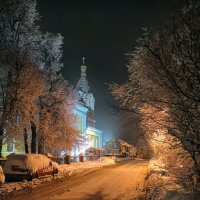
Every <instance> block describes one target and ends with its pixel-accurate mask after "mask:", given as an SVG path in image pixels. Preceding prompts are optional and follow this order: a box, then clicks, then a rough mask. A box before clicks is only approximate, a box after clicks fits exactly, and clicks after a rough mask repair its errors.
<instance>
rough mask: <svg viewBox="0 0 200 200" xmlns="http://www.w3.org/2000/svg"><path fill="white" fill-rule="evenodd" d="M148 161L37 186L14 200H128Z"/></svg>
mask: <svg viewBox="0 0 200 200" xmlns="http://www.w3.org/2000/svg"><path fill="white" fill-rule="evenodd" d="M147 165H148V161H144V160H129V161H124V162H122V163H120V164H117V165H116V166H114V167H108V168H103V169H101V170H98V171H95V172H93V173H90V174H86V175H84V176H80V177H76V178H74V179H71V180H65V181H62V182H57V183H51V184H47V185H42V186H39V187H38V188H36V189H32V190H29V191H25V192H23V193H21V194H17V195H15V196H13V198H12V199H15V200H25V199H26V200H70V199H72V200H73V199H77V200H90V199H91V200H92V199H94V200H98V199H99V200H118V199H119V200H129V199H133V197H134V194H135V192H136V186H137V185H138V183H139V182H140V181H141V180H142V179H143V178H144V176H145V173H146V170H147Z"/></svg>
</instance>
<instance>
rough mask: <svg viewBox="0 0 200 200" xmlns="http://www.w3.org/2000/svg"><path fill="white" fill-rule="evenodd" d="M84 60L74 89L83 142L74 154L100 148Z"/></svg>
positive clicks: (92, 99) (100, 138) (99, 135)
mask: <svg viewBox="0 0 200 200" xmlns="http://www.w3.org/2000/svg"><path fill="white" fill-rule="evenodd" d="M86 69H87V67H86V65H85V58H83V64H82V66H81V77H80V79H79V81H78V83H77V85H76V87H75V96H76V109H75V114H76V116H77V128H78V129H79V131H80V132H81V135H82V136H83V138H84V141H83V142H82V144H81V145H80V146H79V147H76V148H75V149H74V152H73V153H74V154H76V155H77V154H79V153H84V152H85V149H87V148H89V147H95V148H101V147H102V131H101V130H99V129H97V128H95V119H94V107H95V98H94V96H93V94H92V93H91V92H90V91H89V90H90V88H89V86H88V81H87V79H86Z"/></svg>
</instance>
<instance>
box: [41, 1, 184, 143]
mask: <svg viewBox="0 0 200 200" xmlns="http://www.w3.org/2000/svg"><path fill="white" fill-rule="evenodd" d="M182 2H183V0H79V1H78V0H37V3H38V10H39V13H40V16H41V21H40V27H41V29H42V31H44V32H46V31H47V32H53V33H61V34H62V36H63V37H64V46H63V62H64V69H63V75H64V77H65V78H66V79H67V80H69V81H70V83H71V84H72V85H74V86H75V85H76V83H77V82H78V79H79V78H80V66H81V64H82V57H83V56H84V57H86V65H87V80H88V81H89V86H90V88H91V92H92V93H93V94H94V96H95V98H96V107H95V117H96V121H97V122H96V126H97V128H99V129H102V130H103V131H104V132H105V135H104V137H107V138H108V137H111V135H113V136H114V137H118V136H120V137H121V138H123V139H125V140H127V141H132V140H134V135H135V133H134V130H133V129H132V131H130V129H129V130H128V129H125V128H123V127H122V126H121V123H119V118H118V117H114V116H113V114H112V113H111V110H110V109H109V108H108V105H107V103H106V102H107V101H110V100H111V96H110V94H109V91H108V89H107V85H106V83H111V82H118V83H123V82H125V81H126V80H127V76H128V73H127V67H126V65H127V64H128V60H127V57H126V56H125V54H126V53H128V52H132V51H133V50H134V47H135V45H136V39H137V38H138V36H139V34H140V28H141V27H157V26H159V25H160V24H161V22H162V21H164V20H165V19H168V17H169V16H170V14H172V13H175V12H176V10H177V9H178V8H180V7H181V5H182Z"/></svg>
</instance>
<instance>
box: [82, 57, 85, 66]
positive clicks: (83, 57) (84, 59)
mask: <svg viewBox="0 0 200 200" xmlns="http://www.w3.org/2000/svg"><path fill="white" fill-rule="evenodd" d="M82 59H83V65H84V64H85V57H83V58H82Z"/></svg>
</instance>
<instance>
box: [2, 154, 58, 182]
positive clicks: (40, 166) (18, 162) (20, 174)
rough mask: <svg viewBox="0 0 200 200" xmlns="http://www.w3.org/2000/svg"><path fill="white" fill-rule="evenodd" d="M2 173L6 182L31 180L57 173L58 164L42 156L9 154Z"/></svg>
mask: <svg viewBox="0 0 200 200" xmlns="http://www.w3.org/2000/svg"><path fill="white" fill-rule="evenodd" d="M3 171H4V174H5V177H6V180H7V181H13V180H16V179H17V180H19V179H20V180H21V179H27V180H32V179H34V178H38V177H40V176H44V175H54V174H56V173H58V164H57V163H55V162H52V161H51V160H50V159H49V158H47V156H45V155H42V154H11V155H9V156H7V161H6V162H5V164H4V165H3Z"/></svg>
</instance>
